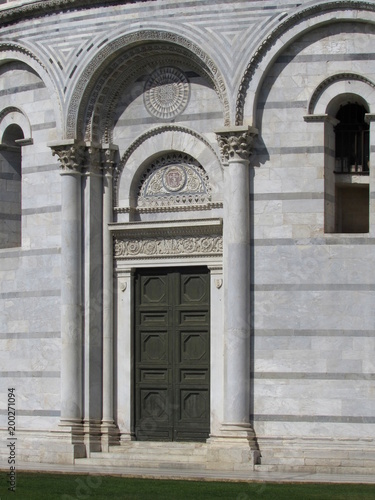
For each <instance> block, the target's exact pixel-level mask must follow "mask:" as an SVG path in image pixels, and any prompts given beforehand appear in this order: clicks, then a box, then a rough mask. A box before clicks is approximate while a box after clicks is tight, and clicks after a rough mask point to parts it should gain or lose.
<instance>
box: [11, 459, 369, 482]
mask: <svg viewBox="0 0 375 500" xmlns="http://www.w3.org/2000/svg"><path fill="white" fill-rule="evenodd" d="M17 471H30V472H35V471H40V472H59V473H64V474H82V473H85V474H109V475H114V476H123V477H144V478H146V477H148V478H159V479H199V480H211V481H212V480H219V481H260V482H266V481H269V482H276V483H280V482H283V483H284V482H285V483H362V484H375V474H374V475H356V474H322V473H317V474H309V473H303V472H288V473H286V472H259V471H256V472H250V473H249V472H246V473H245V472H233V471H207V470H202V469H181V470H172V469H168V468H160V467H155V468H153V469H145V468H142V469H140V468H136V467H113V466H112V467H108V466H102V465H101V466H97V467H95V466H91V465H53V464H26V463H24V464H17Z"/></svg>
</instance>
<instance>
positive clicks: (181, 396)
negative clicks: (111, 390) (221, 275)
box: [134, 268, 210, 441]
mask: <svg viewBox="0 0 375 500" xmlns="http://www.w3.org/2000/svg"><path fill="white" fill-rule="evenodd" d="M209 278H210V276H209V272H208V270H207V269H206V268H181V269H165V270H161V269H158V270H155V271H154V270H149V269H148V270H141V271H139V272H138V273H137V275H136V278H135V342H134V348H135V357H134V359H135V377H134V380H135V384H134V385H135V388H134V399H135V415H134V419H135V434H136V438H137V439H138V440H152V441H155V440H163V441H164V440H165V441H204V440H206V439H207V437H208V435H209V431H210V318H209V316H210V313H209V311H210V286H209V285H210V279H209Z"/></svg>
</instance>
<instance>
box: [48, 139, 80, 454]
mask: <svg viewBox="0 0 375 500" xmlns="http://www.w3.org/2000/svg"><path fill="white" fill-rule="evenodd" d="M50 147H51V149H52V153H53V155H57V156H58V158H59V160H60V164H61V205H62V212H61V272H62V276H61V419H60V424H61V426H65V427H66V428H68V429H69V432H71V434H72V440H73V444H77V445H78V441H79V435H80V434H81V432H82V431H81V424H82V417H83V387H82V283H81V280H82V269H81V253H82V241H81V239H82V236H81V234H82V220H81V219H82V217H81V174H82V172H81V167H82V163H83V159H84V148H83V147H82V146H80V145H77V144H76V143H75V141H73V140H72V141H64V142H60V143H54V144H50ZM83 453H84V446H83V445H82V446H81V447H79V446H78V448H77V449H76V450H75V456H76V457H77V456H80V455H82V454H83Z"/></svg>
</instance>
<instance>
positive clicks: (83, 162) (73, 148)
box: [48, 140, 118, 174]
mask: <svg viewBox="0 0 375 500" xmlns="http://www.w3.org/2000/svg"><path fill="white" fill-rule="evenodd" d="M48 146H49V147H50V148H51V149H52V154H53V156H57V157H58V159H59V161H60V167H61V174H64V173H77V174H81V173H82V172H83V169H86V171H89V172H98V173H99V172H100V170H101V169H103V170H108V169H113V168H114V167H115V154H116V152H117V150H118V147H117V146H115V145H113V144H105V145H100V144H92V143H79V142H77V141H75V140H66V141H61V142H55V143H50V144H48Z"/></svg>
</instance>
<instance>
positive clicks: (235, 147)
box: [215, 126, 258, 164]
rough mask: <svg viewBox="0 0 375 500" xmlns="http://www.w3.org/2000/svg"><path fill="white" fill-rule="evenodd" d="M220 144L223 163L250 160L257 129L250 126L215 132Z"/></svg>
mask: <svg viewBox="0 0 375 500" xmlns="http://www.w3.org/2000/svg"><path fill="white" fill-rule="evenodd" d="M215 133H216V135H217V140H218V143H219V148H220V153H221V157H222V161H223V163H224V164H227V163H228V162H229V161H230V160H249V159H250V155H251V150H252V147H253V141H254V137H256V136H257V135H258V131H257V129H255V128H254V127H249V126H243V127H242V126H239V127H228V128H225V129H221V130H217V131H215Z"/></svg>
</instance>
